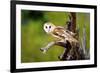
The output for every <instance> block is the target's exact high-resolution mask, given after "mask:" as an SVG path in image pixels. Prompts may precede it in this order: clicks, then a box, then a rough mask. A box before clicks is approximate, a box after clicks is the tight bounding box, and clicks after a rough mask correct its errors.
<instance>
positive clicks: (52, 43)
mask: <svg viewBox="0 0 100 73" xmlns="http://www.w3.org/2000/svg"><path fill="white" fill-rule="evenodd" d="M53 45H55V42H50V43H49V44H48V45H47V46H45V47H43V48H41V49H40V50H41V51H42V52H43V53H46V52H47V51H48V49H49V48H50V47H52V46H53Z"/></svg>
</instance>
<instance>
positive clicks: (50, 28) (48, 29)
mask: <svg viewBox="0 0 100 73" xmlns="http://www.w3.org/2000/svg"><path fill="white" fill-rule="evenodd" d="M55 27H56V26H55V25H54V24H53V23H51V22H47V23H45V24H44V30H45V32H46V33H48V34H49V33H51V32H52V31H53V30H54V29H55Z"/></svg>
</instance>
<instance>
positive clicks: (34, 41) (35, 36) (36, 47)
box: [21, 10, 90, 63]
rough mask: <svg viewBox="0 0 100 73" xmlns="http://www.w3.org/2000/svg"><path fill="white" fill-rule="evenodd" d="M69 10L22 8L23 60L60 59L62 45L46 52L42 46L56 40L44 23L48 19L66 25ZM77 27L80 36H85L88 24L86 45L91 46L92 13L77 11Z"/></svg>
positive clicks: (25, 61)
mask: <svg viewBox="0 0 100 73" xmlns="http://www.w3.org/2000/svg"><path fill="white" fill-rule="evenodd" d="M68 15H69V12H50V11H31V10H21V62H22V63H29V62H45V61H59V59H58V56H59V55H61V54H62V52H63V50H64V48H62V47H60V46H53V47H51V48H50V49H49V50H48V52H47V53H46V54H43V53H42V52H41V51H40V48H42V47H44V46H46V45H47V44H48V43H49V42H51V41H53V40H55V39H54V38H53V37H52V36H50V35H48V34H46V33H45V31H44V29H43V24H44V23H45V22H46V21H50V22H52V23H54V24H55V25H56V26H63V27H65V26H66V25H65V23H66V21H67V20H69V18H68ZM76 18H77V20H76V22H77V27H78V28H79V35H80V38H83V34H82V33H83V27H84V24H85V25H86V46H87V48H89V47H90V14H89V13H76Z"/></svg>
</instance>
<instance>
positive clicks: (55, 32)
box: [52, 26, 66, 39]
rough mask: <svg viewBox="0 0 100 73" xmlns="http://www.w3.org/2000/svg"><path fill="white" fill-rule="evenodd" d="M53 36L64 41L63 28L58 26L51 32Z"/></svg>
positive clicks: (64, 33)
mask: <svg viewBox="0 0 100 73" xmlns="http://www.w3.org/2000/svg"><path fill="white" fill-rule="evenodd" d="M52 33H53V35H55V36H58V37H59V38H63V39H65V37H66V31H65V29H64V28H63V27H61V26H58V27H56V28H55V29H54V30H53V32H52Z"/></svg>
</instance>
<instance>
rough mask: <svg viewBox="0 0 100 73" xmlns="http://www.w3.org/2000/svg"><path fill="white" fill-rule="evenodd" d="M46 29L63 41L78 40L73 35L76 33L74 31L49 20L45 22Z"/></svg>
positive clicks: (48, 32)
mask: <svg viewBox="0 0 100 73" xmlns="http://www.w3.org/2000/svg"><path fill="white" fill-rule="evenodd" d="M44 30H45V32H46V33H47V34H50V35H52V36H53V37H55V38H57V39H58V40H61V41H65V42H66V41H69V42H70V43H72V42H76V43H77V42H78V40H76V39H75V38H74V37H73V36H74V35H75V34H74V33H73V32H71V31H68V30H66V29H65V28H64V27H62V26H55V25H54V24H53V23H51V22H47V23H45V24H44Z"/></svg>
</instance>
